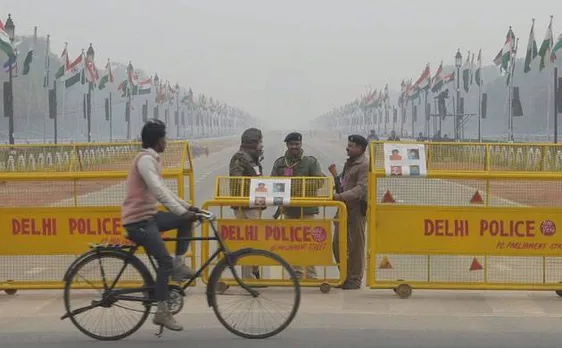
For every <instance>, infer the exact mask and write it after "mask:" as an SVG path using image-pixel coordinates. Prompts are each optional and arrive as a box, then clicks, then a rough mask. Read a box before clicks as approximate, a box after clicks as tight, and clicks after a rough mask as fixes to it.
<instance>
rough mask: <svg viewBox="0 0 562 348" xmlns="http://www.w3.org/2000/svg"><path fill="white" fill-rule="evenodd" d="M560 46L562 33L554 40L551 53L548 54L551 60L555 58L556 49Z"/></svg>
mask: <svg viewBox="0 0 562 348" xmlns="http://www.w3.org/2000/svg"><path fill="white" fill-rule="evenodd" d="M560 48H562V33H560V35H559V36H558V40H556V44H555V45H554V47H552V53H551V54H550V59H551V60H552V61H555V60H556V51H558V50H559V49H560Z"/></svg>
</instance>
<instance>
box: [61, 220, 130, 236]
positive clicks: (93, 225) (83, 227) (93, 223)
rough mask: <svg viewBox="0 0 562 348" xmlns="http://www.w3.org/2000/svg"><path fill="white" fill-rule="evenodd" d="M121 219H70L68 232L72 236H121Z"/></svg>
mask: <svg viewBox="0 0 562 348" xmlns="http://www.w3.org/2000/svg"><path fill="white" fill-rule="evenodd" d="M120 227H121V219H120V218H94V219H88V218H69V219H68V231H69V232H70V234H72V235H73V234H81V235H90V236H96V235H113V236H118V235H120V234H121V233H120V231H119V230H120Z"/></svg>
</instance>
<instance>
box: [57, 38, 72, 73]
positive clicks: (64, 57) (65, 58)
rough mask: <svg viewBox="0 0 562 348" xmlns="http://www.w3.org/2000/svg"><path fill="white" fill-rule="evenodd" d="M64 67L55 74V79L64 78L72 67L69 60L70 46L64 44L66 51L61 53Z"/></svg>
mask: <svg viewBox="0 0 562 348" xmlns="http://www.w3.org/2000/svg"><path fill="white" fill-rule="evenodd" d="M60 56H61V59H62V65H61V66H60V68H59V70H58V71H57V73H56V74H55V79H57V80H58V79H60V78H61V77H63V76H64V73H65V72H66V71H67V70H68V67H69V66H70V61H69V60H68V44H64V50H62V53H61V55H60Z"/></svg>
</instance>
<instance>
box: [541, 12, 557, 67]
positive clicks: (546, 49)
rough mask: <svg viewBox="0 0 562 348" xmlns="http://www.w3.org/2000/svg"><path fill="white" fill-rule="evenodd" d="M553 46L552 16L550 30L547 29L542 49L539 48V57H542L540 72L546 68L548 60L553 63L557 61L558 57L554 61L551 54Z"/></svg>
mask: <svg viewBox="0 0 562 348" xmlns="http://www.w3.org/2000/svg"><path fill="white" fill-rule="evenodd" d="M553 44H554V37H553V35H552V16H550V23H549V24H548V28H547V29H546V34H545V35H544V40H543V41H542V44H541V48H539V56H540V57H541V62H540V65H539V70H540V71H542V69H544V68H545V66H546V64H547V63H548V59H550V60H551V61H554V60H555V59H556V56H554V59H552V54H551V53H550V51H551V50H552V46H553Z"/></svg>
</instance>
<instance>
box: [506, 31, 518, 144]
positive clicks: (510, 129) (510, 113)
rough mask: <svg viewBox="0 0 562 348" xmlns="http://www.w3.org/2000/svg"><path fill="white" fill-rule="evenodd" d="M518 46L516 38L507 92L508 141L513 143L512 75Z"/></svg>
mask: <svg viewBox="0 0 562 348" xmlns="http://www.w3.org/2000/svg"><path fill="white" fill-rule="evenodd" d="M518 46H519V38H517V40H515V51H514V52H513V53H512V54H511V73H510V74H509V75H510V78H509V87H508V88H509V91H508V96H509V100H508V104H509V105H508V110H509V139H508V141H510V142H513V141H514V136H513V101H512V98H513V80H514V76H513V74H514V73H515V56H516V54H517V48H518Z"/></svg>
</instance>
